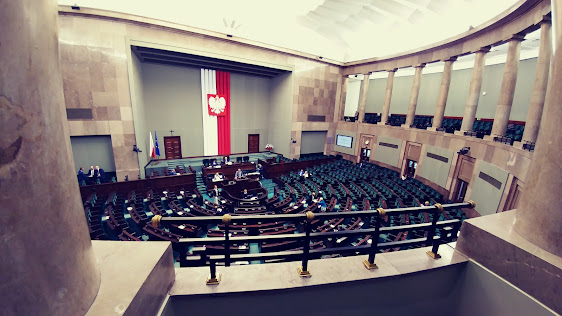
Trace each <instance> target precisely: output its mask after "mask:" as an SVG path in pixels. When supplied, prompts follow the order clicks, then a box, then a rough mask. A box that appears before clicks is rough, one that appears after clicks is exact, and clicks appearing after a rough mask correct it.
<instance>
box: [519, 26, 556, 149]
mask: <svg viewBox="0 0 562 316" xmlns="http://www.w3.org/2000/svg"><path fill="white" fill-rule="evenodd" d="M550 25H551V21H550V17H545V19H544V20H543V21H542V22H541V42H540V47H539V58H538V60H537V72H536V75H535V84H534V86H533V92H532V94H531V102H530V104H529V112H528V113H527V119H526V120H525V131H524V132H523V138H522V141H523V142H525V141H527V142H531V143H534V142H536V141H537V135H538V133H539V126H540V124H541V118H542V112H543V107H544V101H545V97H546V87H547V85H548V72H549V68H550V57H551V55H552V42H551V41H552V39H551V35H550V27H551V26H550Z"/></svg>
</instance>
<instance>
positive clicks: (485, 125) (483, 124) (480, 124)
mask: <svg viewBox="0 0 562 316" xmlns="http://www.w3.org/2000/svg"><path fill="white" fill-rule="evenodd" d="M493 125H494V120H491V119H479V120H475V121H474V124H473V125H472V130H471V131H466V132H464V134H465V135H467V136H475V137H477V138H484V135H490V134H491V133H492V126H493Z"/></svg>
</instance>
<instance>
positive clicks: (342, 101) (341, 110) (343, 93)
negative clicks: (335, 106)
mask: <svg viewBox="0 0 562 316" xmlns="http://www.w3.org/2000/svg"><path fill="white" fill-rule="evenodd" d="M348 82H349V77H348V76H343V82H342V85H341V95H340V100H339V102H340V108H339V112H338V121H343V117H344V113H345V98H346V95H347V83H348Z"/></svg>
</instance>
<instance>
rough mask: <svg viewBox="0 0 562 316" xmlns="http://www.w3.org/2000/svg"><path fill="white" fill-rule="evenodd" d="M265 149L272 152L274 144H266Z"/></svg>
mask: <svg viewBox="0 0 562 316" xmlns="http://www.w3.org/2000/svg"><path fill="white" fill-rule="evenodd" d="M265 150H267V151H269V152H271V151H272V150H273V145H272V144H267V145H265Z"/></svg>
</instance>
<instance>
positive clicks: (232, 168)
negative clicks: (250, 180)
mask: <svg viewBox="0 0 562 316" xmlns="http://www.w3.org/2000/svg"><path fill="white" fill-rule="evenodd" d="M238 169H241V170H256V164H253V163H251V162H243V163H233V164H231V165H226V164H223V165H221V166H220V167H219V168H214V167H207V168H203V177H204V178H207V176H208V175H214V174H215V173H217V172H220V173H222V175H223V176H225V177H228V178H230V179H234V174H235V173H236V171H237V170H238Z"/></svg>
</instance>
